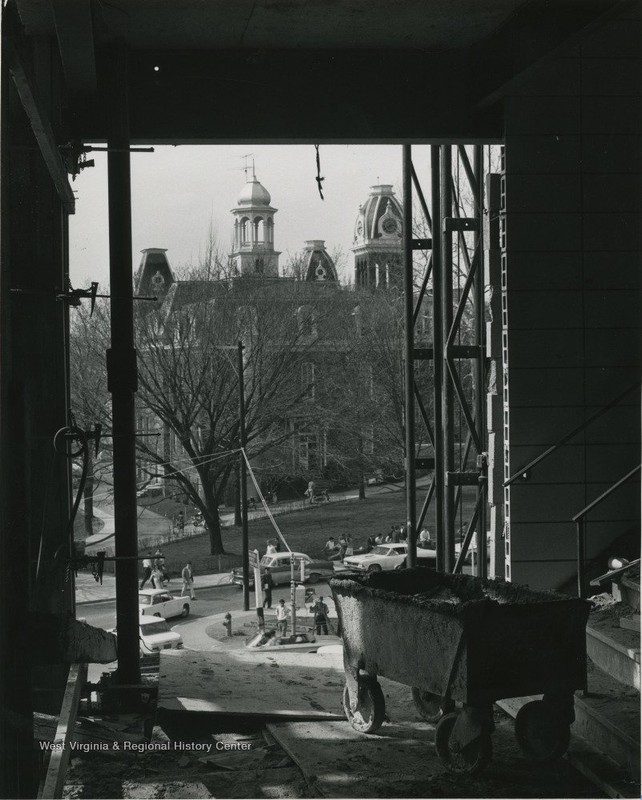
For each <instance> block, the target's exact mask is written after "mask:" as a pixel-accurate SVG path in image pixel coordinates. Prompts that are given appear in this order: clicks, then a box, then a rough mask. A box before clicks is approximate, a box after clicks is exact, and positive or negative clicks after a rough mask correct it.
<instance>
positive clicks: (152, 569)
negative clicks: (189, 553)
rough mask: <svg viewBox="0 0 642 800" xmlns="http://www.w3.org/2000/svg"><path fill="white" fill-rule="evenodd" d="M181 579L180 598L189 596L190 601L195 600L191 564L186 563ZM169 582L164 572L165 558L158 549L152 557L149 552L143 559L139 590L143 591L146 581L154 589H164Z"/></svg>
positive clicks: (189, 562) (168, 577)
mask: <svg viewBox="0 0 642 800" xmlns="http://www.w3.org/2000/svg"><path fill="white" fill-rule="evenodd" d="M181 578H182V580H183V587H182V589H181V597H184V596H185V595H187V594H189V596H190V599H192V600H196V595H195V594H194V573H193V572H192V562H191V561H188V562H187V564H186V565H185V566H184V567H183V569H182V570H181ZM170 580H171V578H170V576H169V573H168V572H167V571H166V570H165V556H164V555H163V554H162V552H161V550H160V548H157V550H156V552H155V553H154V554H153V555H152V551H151V550H150V551H149V552H148V553H147V556H146V557H145V558H144V559H143V578H142V580H141V582H140V586H139V589H143V588H144V587H145V584H146V583H147V581H149V582H150V583H151V585H152V587H153V588H154V589H164V588H165V584H166V583H169V582H170Z"/></svg>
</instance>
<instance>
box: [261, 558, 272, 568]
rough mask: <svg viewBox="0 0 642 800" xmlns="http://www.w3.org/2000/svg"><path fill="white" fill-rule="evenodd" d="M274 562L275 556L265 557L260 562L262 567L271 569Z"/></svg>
mask: <svg viewBox="0 0 642 800" xmlns="http://www.w3.org/2000/svg"><path fill="white" fill-rule="evenodd" d="M273 561H274V556H263V558H262V559H261V561H260V564H261V566H262V567H269V566H270V564H271V563H272V562H273Z"/></svg>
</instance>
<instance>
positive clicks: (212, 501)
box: [201, 480, 225, 556]
mask: <svg viewBox="0 0 642 800" xmlns="http://www.w3.org/2000/svg"><path fill="white" fill-rule="evenodd" d="M201 485H202V486H203V499H204V503H203V508H202V509H201V511H202V512H203V518H204V520H205V523H206V525H207V530H208V531H209V536H210V555H213V556H215V555H219V554H221V553H224V552H225V548H224V547H223V539H222V537H221V522H220V519H219V516H218V499H219V493H218V492H214V491H212V488H211V486H210V485H209V484H208V483H207V482H206V480H201Z"/></svg>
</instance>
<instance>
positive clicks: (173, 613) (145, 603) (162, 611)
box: [138, 589, 189, 619]
mask: <svg viewBox="0 0 642 800" xmlns="http://www.w3.org/2000/svg"><path fill="white" fill-rule="evenodd" d="M138 610H139V611H140V614H141V616H145V617H163V618H164V619H169V618H170V617H186V616H187V615H188V614H189V597H181V596H180V595H173V594H170V593H169V592H168V591H166V590H165V589H141V590H140V591H139V592H138Z"/></svg>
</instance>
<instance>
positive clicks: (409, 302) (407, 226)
mask: <svg viewBox="0 0 642 800" xmlns="http://www.w3.org/2000/svg"><path fill="white" fill-rule="evenodd" d="M411 159H412V150H411V147H410V145H409V144H405V145H403V257H404V317H405V333H406V348H405V361H406V369H405V378H406V387H405V389H406V391H405V401H406V402H405V416H406V419H405V423H406V517H407V523H406V526H407V530H408V558H407V562H408V566H409V567H414V566H415V565H416V563H417V501H416V494H417V489H416V486H415V364H414V356H415V354H414V338H415V337H414V321H413V320H414V310H415V309H414V281H413V259H412V252H413V251H412V160H411Z"/></svg>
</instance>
